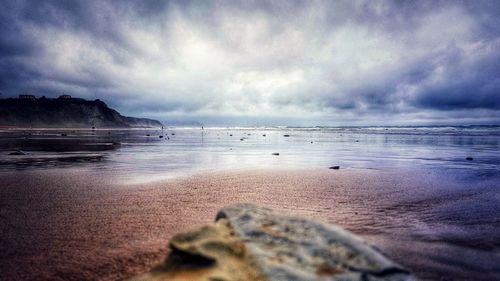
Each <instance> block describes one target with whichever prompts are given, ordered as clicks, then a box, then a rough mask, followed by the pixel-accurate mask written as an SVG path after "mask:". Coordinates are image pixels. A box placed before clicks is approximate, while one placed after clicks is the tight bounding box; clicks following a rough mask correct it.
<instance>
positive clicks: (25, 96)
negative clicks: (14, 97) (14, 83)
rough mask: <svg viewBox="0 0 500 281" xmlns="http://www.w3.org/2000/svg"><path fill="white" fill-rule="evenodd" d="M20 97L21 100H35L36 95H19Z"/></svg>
mask: <svg viewBox="0 0 500 281" xmlns="http://www.w3.org/2000/svg"><path fill="white" fill-rule="evenodd" d="M19 99H20V100H35V99H36V98H35V96H34V95H19Z"/></svg>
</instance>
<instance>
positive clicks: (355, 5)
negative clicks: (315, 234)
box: [0, 0, 500, 123]
mask: <svg viewBox="0 0 500 281" xmlns="http://www.w3.org/2000/svg"><path fill="white" fill-rule="evenodd" d="M0 4H1V8H0V92H2V93H3V94H4V96H5V95H7V96H15V95H17V94H19V93H24V92H31V93H34V94H37V95H47V96H56V95H58V94H60V93H62V92H67V93H70V94H73V95H75V96H81V97H86V98H101V99H103V100H105V101H107V102H108V103H110V104H111V105H112V106H116V107H117V108H118V109H119V110H122V111H124V112H126V113H128V114H137V115H149V116H151V115H152V116H153V117H157V118H160V119H163V118H165V119H166V118H169V117H171V116H175V117H176V118H182V117H188V116H191V117H193V116H194V117H196V116H200V117H201V116H203V117H204V118H209V119H214V120H221V119H224V116H226V117H228V118H236V117H237V116H239V117H238V118H239V119H241V118H245V117H248V118H258V119H259V120H261V119H262V118H268V119H269V120H270V119H275V120H287V118H289V119H294V118H297V117H303V118H306V119H310V120H311V122H313V123H314V122H315V121H314V120H316V121H318V122H320V121H321V122H326V123H328V122H329V121H331V120H337V121H339V122H341V121H342V120H345V121H346V122H356V121H360V122H363V121H364V120H367V119H370V120H375V121H374V122H376V121H377V120H378V121H380V122H385V121H387V120H400V121H401V122H403V123H404V121H407V122H408V123H411V122H415V121H419V120H420V121H423V122H425V121H426V120H427V121H429V120H430V121H432V120H442V119H443V118H446V116H448V117H450V118H455V119H456V122H465V121H467V122H469V121H470V120H474V119H477V120H479V121H481V120H483V121H484V120H486V121H487V122H490V121H491V122H498V121H499V120H497V119H495V116H498V111H499V110H500V80H499V79H500V78H499V77H500V54H499V51H498V50H500V19H499V17H498V15H499V14H500V2H498V1H364V0H359V1H170V2H169V1H159V0H158V1H156V0H155V1H153V0H151V1H132V0H131V1H93V0H86V1H56V0H54V1H34V0H33V1H6V0H5V1H4V0H0Z"/></svg>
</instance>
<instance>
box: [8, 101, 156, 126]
mask: <svg viewBox="0 0 500 281" xmlns="http://www.w3.org/2000/svg"><path fill="white" fill-rule="evenodd" d="M0 126H9V127H33V128H42V127H43V128H46V127H74V128H78V127H96V128H103V127H104V128H111V127H115V128H116V127H121V128H129V127H159V126H162V124H161V123H160V122H159V121H157V120H153V119H147V118H135V117H127V116H123V115H121V114H120V113H119V112H118V111H116V110H114V109H112V108H109V107H108V106H107V105H106V104H105V103H104V102H102V101H100V100H94V101H90V100H84V99H79V98H66V99H61V98H58V99H49V98H43V97H42V98H38V99H35V98H31V99H18V98H8V99H0Z"/></svg>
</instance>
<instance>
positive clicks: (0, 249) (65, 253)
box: [0, 168, 500, 280]
mask: <svg viewBox="0 0 500 281" xmlns="http://www.w3.org/2000/svg"><path fill="white" fill-rule="evenodd" d="M0 179H1V182H2V184H1V188H0V217H1V222H0V272H2V280H122V279H126V278H127V277H131V276H134V275H136V274H139V273H142V272H144V271H147V270H148V269H149V268H150V267H152V266H154V265H155V264H157V263H159V262H161V261H162V260H163V259H164V258H165V256H166V254H167V251H168V250H167V242H168V240H169V239H170V238H171V237H172V236H173V235H174V234H175V233H178V232H181V231H186V230H189V229H194V228H196V227H198V226H200V225H203V224H206V223H209V222H211V221H213V219H214V216H215V213H216V211H217V210H218V209H220V208H221V207H223V206H226V205H229V204H232V203H237V202H252V203H256V204H260V205H263V206H268V207H271V208H274V209H277V210H281V211H285V212H287V213H290V214H297V215H303V216H308V217H312V218H315V219H317V220H320V221H324V222H330V223H337V224H339V225H341V226H343V227H345V228H347V229H349V230H351V231H352V232H354V233H356V234H359V235H361V236H362V237H364V238H365V239H367V240H368V241H369V242H370V243H371V244H373V245H375V246H376V247H377V248H379V249H380V250H381V251H382V252H383V253H385V254H386V255H388V256H389V257H391V258H393V259H394V260H396V261H398V262H399V263H401V264H403V265H404V266H406V267H408V268H409V269H411V270H412V271H413V272H414V273H415V274H416V275H417V276H418V277H420V278H423V279H433V280H436V279H440V278H441V277H453V278H454V279H453V280H472V279H477V280H485V279H486V280H493V279H500V263H499V262H498V261H499V260H500V253H499V249H500V245H499V244H500V242H499V241H500V231H498V230H499V229H500V226H499V224H500V222H499V221H498V219H497V217H498V216H497V215H498V214H499V213H500V212H499V208H498V207H497V206H498V205H499V203H500V196H499V195H498V182H495V181H474V182H471V183H470V184H467V185H465V184H464V183H463V182H457V181H454V179H444V178H442V177H436V176H434V175H432V174H425V175H424V174H420V175H415V174H413V173H412V172H410V171H377V170H328V169H321V170H252V171H232V172H212V173H203V174H197V175H192V176H186V177H181V178H177V179H175V180H168V181H167V180H164V181H157V182H147V183H134V184H127V183H126V182H121V180H120V178H113V177H109V176H106V177H105V176H103V175H102V174H99V171H95V170H94V171H90V170H84V169H80V170H79V169H69V168H68V169H57V170H53V169H52V170H29V171H12V172H2V173H1V174H0ZM471 206H472V211H471V209H470V208H471Z"/></svg>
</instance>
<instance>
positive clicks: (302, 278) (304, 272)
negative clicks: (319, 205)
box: [130, 204, 415, 281]
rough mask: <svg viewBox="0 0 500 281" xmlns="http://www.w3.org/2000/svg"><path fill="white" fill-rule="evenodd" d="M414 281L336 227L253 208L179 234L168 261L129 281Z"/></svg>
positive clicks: (226, 212)
mask: <svg viewBox="0 0 500 281" xmlns="http://www.w3.org/2000/svg"><path fill="white" fill-rule="evenodd" d="M161 280H170V281H175V280H178V281H184V280H189V281H214V280H242V281H243V280H246V281H292V280H293V281H327V280H328V281H333V280H344V281H348V280H351V281H354V280H357V281H363V280H373V281H375V280H378V281H382V280H391V281H404V280H407V281H410V280H415V278H414V277H413V276H412V275H411V274H410V272H408V271H407V270H405V269H404V268H402V267H401V266H400V265H398V264H396V263H394V262H392V261H390V260H389V259H388V258H386V257H385V256H383V255H382V254H381V253H379V252H377V251H376V250H375V249H373V248H372V247H370V246H369V245H368V244H367V243H366V242H364V241H363V240H362V239H361V238H359V237H357V236H355V235H354V234H352V233H350V232H348V231H346V230H344V229H342V228H340V227H339V226H335V225H328V224H322V223H318V222H314V221H311V220H308V219H304V218H299V217H291V216H287V215H282V214H278V213H275V212H273V211H272V210H270V209H266V208H261V207H258V206H255V205H251V204H239V205H234V206H230V207H227V208H224V209H222V210H221V211H220V212H219V213H218V214H217V217H216V222H215V223H213V224H212V225H208V226H205V227H202V228H201V229H199V230H196V231H193V232H189V233H183V234H178V235H176V236H175V237H174V238H172V240H171V241H170V255H169V256H168V257H167V259H166V261H165V262H164V263H163V264H161V265H159V266H158V267H156V268H154V269H153V270H151V271H150V272H148V273H145V274H143V275H140V276H137V277H135V278H132V279H131V280H130V281H161Z"/></svg>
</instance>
